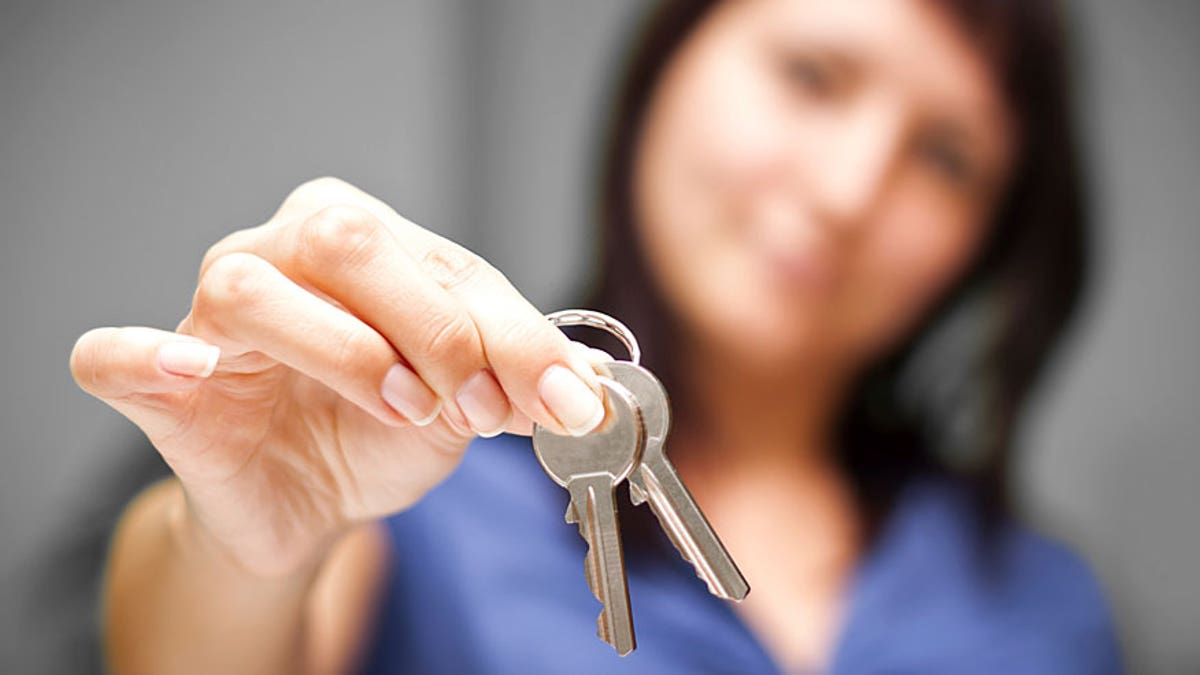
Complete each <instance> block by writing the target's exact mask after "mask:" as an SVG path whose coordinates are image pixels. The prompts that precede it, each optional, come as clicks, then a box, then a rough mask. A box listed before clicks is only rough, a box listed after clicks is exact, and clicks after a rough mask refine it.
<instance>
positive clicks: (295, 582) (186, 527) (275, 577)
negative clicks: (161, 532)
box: [165, 480, 340, 588]
mask: <svg viewBox="0 0 1200 675" xmlns="http://www.w3.org/2000/svg"><path fill="white" fill-rule="evenodd" d="M171 483H172V484H171V486H170V488H169V491H170V492H169V494H168V495H167V503H166V509H165V518H166V526H167V531H168V533H169V537H170V539H171V543H172V547H173V548H174V549H175V550H176V551H177V552H178V554H179V555H180V556H183V557H184V558H186V559H188V560H191V561H193V562H196V563H199V564H202V565H204V566H205V567H206V568H211V569H212V570H214V571H216V572H218V573H219V574H221V575H222V576H224V577H227V578H230V579H231V580H244V581H246V582H250V583H255V584H264V583H270V584H272V585H281V586H302V587H305V588H307V587H308V586H310V585H311V584H312V582H313V580H314V579H315V578H316V576H317V573H318V572H319V571H320V569H321V565H322V564H323V563H324V561H325V559H326V557H327V556H328V554H329V551H330V550H331V548H332V546H333V543H334V542H336V541H337V540H338V539H339V538H340V534H338V533H331V534H330V535H328V536H326V537H323V538H321V539H320V540H319V541H318V543H317V545H315V546H313V547H312V550H311V551H309V552H307V553H306V554H304V555H297V556H295V557H294V559H293V560H288V561H287V562H286V563H282V564H271V565H262V564H254V563H252V562H250V561H247V560H245V559H244V558H243V557H241V556H239V555H238V554H237V552H235V551H234V550H233V549H232V548H231V547H230V546H229V545H228V544H227V543H225V542H224V541H222V540H221V539H220V538H219V537H218V536H217V535H216V533H214V532H213V531H212V529H210V528H209V527H208V526H207V525H205V523H204V520H203V518H201V517H200V516H199V514H197V512H196V510H195V509H194V508H193V506H192V504H191V502H190V501H189V500H188V496H187V493H186V491H185V490H184V488H183V485H182V484H181V483H180V482H179V481H178V480H173V481H171Z"/></svg>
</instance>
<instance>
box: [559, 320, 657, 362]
mask: <svg viewBox="0 0 1200 675" xmlns="http://www.w3.org/2000/svg"><path fill="white" fill-rule="evenodd" d="M546 318H547V319H549V321H550V323H552V324H554V325H555V326H558V327H559V328H562V327H563V326H587V327H589V328H599V329H600V330H602V331H604V332H606V333H608V334H609V335H611V336H613V337H615V338H617V339H618V340H620V342H621V344H623V345H625V349H627V350H629V360H630V361H632V362H633V363H638V362H639V361H641V359H642V349H641V347H638V341H637V338H636V337H634V336H633V331H631V330H629V327H628V326H626V325H625V324H623V323H621V322H620V321H617V320H616V319H614V318H612V317H611V316H609V315H607V314H605V313H604V312H597V311H596V310H594V309H563V310H559V311H557V312H551V313H549V314H547V315H546Z"/></svg>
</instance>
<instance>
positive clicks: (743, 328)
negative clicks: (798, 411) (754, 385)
mask: <svg viewBox="0 0 1200 675" xmlns="http://www.w3.org/2000/svg"><path fill="white" fill-rule="evenodd" d="M709 318H710V320H709V322H707V323H708V325H707V326H706V331H705V332H706V333H707V334H708V335H707V337H708V341H709V342H710V343H711V344H713V345H715V346H716V347H717V351H719V352H720V353H721V354H722V356H727V357H728V358H729V359H731V360H732V361H733V362H735V363H737V364H738V366H739V367H744V368H750V369H753V370H755V371H765V372H768V373H770V372H779V371H781V370H783V371H787V370H791V369H792V368H802V367H803V366H804V364H806V363H813V362H816V361H820V360H824V359H826V358H828V357H829V356H830V349H829V347H830V344H829V339H830V334H829V331H828V330H825V329H823V328H822V322H821V321H819V320H817V316H816V314H815V313H814V312H812V311H805V312H797V311H796V308H794V307H780V306H774V305H770V306H768V305H764V304H763V303H758V302H752V301H747V302H744V303H739V304H737V305H735V306H726V307H724V308H714V309H713V310H712V312H711V313H710V314H709Z"/></svg>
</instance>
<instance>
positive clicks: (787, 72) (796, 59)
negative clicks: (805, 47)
mask: <svg viewBox="0 0 1200 675" xmlns="http://www.w3.org/2000/svg"><path fill="white" fill-rule="evenodd" d="M783 73H784V77H786V78H787V80H788V82H789V83H790V84H792V85H793V86H794V87H795V88H796V89H797V90H798V91H799V92H801V93H802V94H804V95H806V96H809V97H813V98H832V97H834V96H836V95H837V94H839V93H840V92H841V91H842V90H843V89H845V87H846V85H847V82H846V80H847V79H848V78H847V77H846V73H845V72H844V69H843V68H839V67H838V65H837V64H835V63H833V62H832V61H831V60H830V59H823V58H820V57H818V56H814V55H808V54H792V55H788V56H785V57H784V58H783Z"/></svg>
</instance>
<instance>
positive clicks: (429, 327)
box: [418, 315, 478, 362]
mask: <svg viewBox="0 0 1200 675" xmlns="http://www.w3.org/2000/svg"><path fill="white" fill-rule="evenodd" d="M424 325H425V331H424V334H423V336H422V341H421V343H420V345H419V346H418V349H419V350H420V351H421V353H422V355H424V356H425V358H427V359H430V360H433V361H435V362H445V361H453V360H457V359H462V358H464V357H469V356H470V355H471V354H472V353H473V352H475V351H478V339H477V337H476V335H475V327H474V325H473V324H472V323H471V322H470V321H469V320H468V319H467V318H466V317H464V316H456V315H447V316H439V317H431V318H430V319H429V320H427V321H425V322H424Z"/></svg>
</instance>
